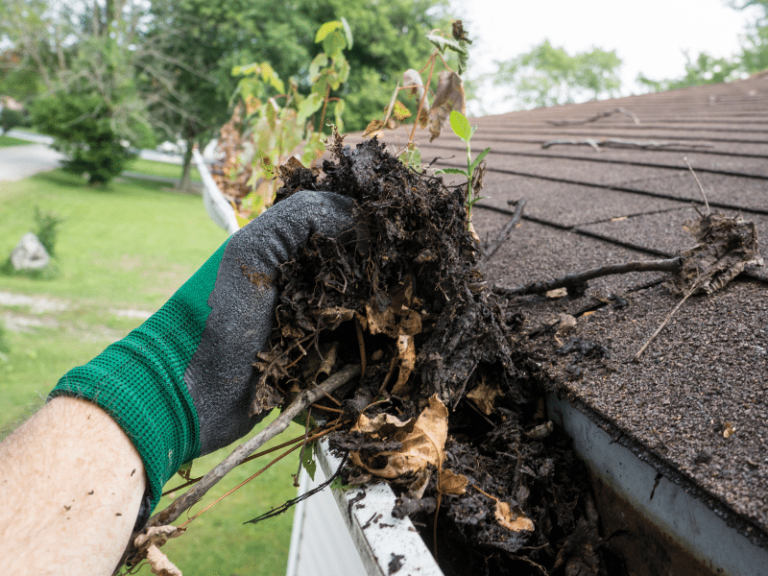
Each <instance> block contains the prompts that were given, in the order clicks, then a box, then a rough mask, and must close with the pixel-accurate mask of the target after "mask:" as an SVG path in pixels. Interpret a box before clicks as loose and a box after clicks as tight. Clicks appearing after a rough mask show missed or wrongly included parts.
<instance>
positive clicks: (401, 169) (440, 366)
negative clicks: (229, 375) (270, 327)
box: [252, 138, 621, 576]
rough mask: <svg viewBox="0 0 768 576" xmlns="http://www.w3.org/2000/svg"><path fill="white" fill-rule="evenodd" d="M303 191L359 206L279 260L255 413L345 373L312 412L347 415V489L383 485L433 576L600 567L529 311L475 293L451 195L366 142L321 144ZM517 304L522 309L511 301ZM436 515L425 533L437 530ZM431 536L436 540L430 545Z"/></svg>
mask: <svg viewBox="0 0 768 576" xmlns="http://www.w3.org/2000/svg"><path fill="white" fill-rule="evenodd" d="M331 151H332V153H333V156H334V160H333V161H326V162H325V163H324V165H323V168H322V171H321V170H316V169H314V170H312V169H307V168H304V167H301V166H300V165H298V163H293V164H289V165H287V166H284V167H282V168H281V176H282V179H283V182H284V186H283V187H282V188H281V189H280V190H279V192H278V197H277V201H280V200H282V199H284V198H286V197H288V196H290V195H291V194H292V193H294V192H295V191H298V190H305V189H310V190H324V191H331V192H336V193H339V194H343V195H345V196H348V197H351V198H353V199H354V200H355V203H356V204H355V214H354V215H355V222H356V227H355V229H353V230H350V231H348V233H346V234H343V235H342V236H340V237H339V238H335V239H330V238H322V237H319V236H315V237H313V238H312V239H311V241H310V243H309V245H308V246H307V247H306V249H305V250H304V251H303V252H302V253H301V254H300V255H299V256H298V257H297V258H296V259H295V260H293V261H290V262H288V263H286V264H285V265H283V266H282V268H281V271H280V276H279V279H278V280H277V281H278V282H279V285H280V292H281V297H280V302H279V305H278V307H277V312H276V315H277V322H276V325H275V328H274V331H273V334H272V339H271V347H270V349H269V350H268V351H267V352H265V353H263V354H260V357H259V358H258V360H257V362H256V366H257V368H259V370H260V371H261V373H262V376H261V379H260V380H259V383H258V385H257V391H256V399H255V401H254V405H253V407H252V410H253V412H260V411H262V410H268V409H270V408H272V407H274V406H277V405H280V404H283V403H284V402H286V401H288V400H289V398H290V397H292V396H293V395H294V394H295V393H296V392H297V391H298V390H299V389H300V388H301V387H304V386H306V385H312V383H319V382H321V381H322V380H323V379H324V378H325V377H327V376H328V375H329V374H332V373H334V372H335V371H336V370H338V369H339V368H340V367H342V366H344V365H347V364H362V367H363V375H362V377H361V379H359V380H357V381H355V382H351V383H349V384H348V385H346V386H345V387H343V388H342V389H340V390H338V391H337V392H336V393H335V394H334V398H329V399H327V400H324V401H322V402H320V403H318V404H316V407H315V408H313V414H318V413H322V414H323V415H324V416H327V417H328V419H330V420H333V419H338V421H339V422H343V423H344V426H343V428H342V430H343V431H341V432H337V433H336V434H335V437H334V439H333V441H332V446H335V447H336V448H337V449H339V450H344V451H350V455H351V458H350V460H351V461H352V462H354V464H355V465H354V466H352V467H350V468H349V469H348V470H346V471H345V481H346V482H347V483H352V484H354V483H362V482H371V481H388V482H389V483H390V485H391V486H392V487H393V489H394V490H395V492H396V494H398V496H399V499H398V505H397V507H396V510H395V513H396V514H398V515H401V516H405V515H409V516H411V518H412V519H413V520H414V522H415V525H416V526H418V527H420V530H421V531H422V533H423V536H424V538H425V540H426V541H427V543H428V545H429V546H430V548H431V549H433V550H435V551H436V555H437V559H438V562H439V563H440V565H441V568H442V569H443V571H444V572H445V573H446V574H517V575H524V574H568V575H571V576H576V575H588V574H595V575H597V574H611V573H621V571H619V572H616V570H615V567H614V568H612V562H613V563H614V564H615V559H614V558H613V557H611V556H610V554H609V553H608V552H607V551H605V550H604V547H603V537H602V536H601V533H600V526H599V519H598V517H597V513H596V511H595V506H594V504H593V501H592V496H591V494H590V490H589V486H588V484H587V474H586V472H585V470H584V468H583V465H582V464H581V463H580V462H579V461H578V459H577V458H576V456H575V454H574V453H573V451H572V450H571V448H570V444H569V440H568V439H567V437H566V436H565V435H564V434H563V433H562V432H560V431H559V430H557V429H553V427H552V424H551V423H550V422H548V421H547V419H546V411H545V408H544V401H543V386H542V385H541V382H539V376H538V372H539V369H538V368H537V363H536V362H534V361H533V360H532V359H531V358H530V357H529V356H528V353H527V352H523V347H521V346H518V345H517V339H518V338H520V333H521V326H522V325H523V323H524V313H523V312H521V311H520V310H518V309H516V304H515V303H514V302H511V301H509V300H508V299H505V298H503V297H500V296H497V295H494V294H493V293H492V291H491V290H490V287H489V286H488V285H487V284H486V283H485V282H484V280H483V275H482V273H481V265H480V250H479V246H478V245H477V243H476V241H475V240H474V239H473V237H472V235H471V234H470V233H469V232H468V231H467V222H466V211H465V208H464V200H465V199H464V194H465V190H464V188H463V187H462V186H458V187H450V188H449V187H446V186H444V185H443V182H442V180H440V179H439V178H435V177H431V176H428V175H425V174H419V173H417V172H414V171H413V170H410V169H408V168H406V167H405V166H404V165H403V164H402V163H401V162H399V161H398V160H397V159H396V158H394V157H392V156H390V155H389V154H388V153H387V152H385V150H384V147H383V146H382V145H381V144H379V143H378V142H377V141H376V140H375V139H374V140H371V141H366V142H364V143H362V144H360V145H358V146H357V148H356V149H354V150H353V149H351V148H350V147H345V146H343V142H342V141H341V139H340V138H337V139H336V142H335V144H334V145H333V147H332V150H331ZM517 306H519V303H518V304H517ZM435 522H437V526H435ZM435 540H436V541H435Z"/></svg>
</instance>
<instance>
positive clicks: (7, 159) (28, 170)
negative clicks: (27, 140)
mask: <svg viewBox="0 0 768 576" xmlns="http://www.w3.org/2000/svg"><path fill="white" fill-rule="evenodd" d="M63 157H64V156H63V155H62V154H59V153H58V152H56V151H55V150H52V149H51V148H49V147H48V146H47V145H45V144H27V145H22V146H2V147H0V182H3V181H4V182H14V181H16V180H21V179H22V178H27V177H28V176H32V175H33V174H37V173H38V172H44V171H46V170H53V169H54V168H56V167H57V166H58V165H59V160H60V159H62V158H63Z"/></svg>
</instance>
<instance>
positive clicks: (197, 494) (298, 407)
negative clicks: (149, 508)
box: [121, 365, 360, 565]
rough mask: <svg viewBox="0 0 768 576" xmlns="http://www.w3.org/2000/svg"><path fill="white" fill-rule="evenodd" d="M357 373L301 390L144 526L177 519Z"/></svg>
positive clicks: (354, 369) (345, 372)
mask: <svg viewBox="0 0 768 576" xmlns="http://www.w3.org/2000/svg"><path fill="white" fill-rule="evenodd" d="M359 374H360V366H353V365H348V366H345V367H344V368H342V369H341V370H339V371H338V372H337V373H336V374H334V375H333V376H330V377H329V378H328V379H327V380H326V381H325V382H323V383H322V384H321V385H320V386H318V387H317V388H313V389H312V390H304V391H303V392H302V393H301V394H299V396H298V397H297V398H296V399H295V400H294V401H293V402H292V403H291V405H290V406H288V408H286V409H285V410H284V411H283V413H282V414H280V416H279V417H278V418H277V419H276V420H275V421H274V422H272V423H271V424H269V425H268V426H266V427H265V428H264V429H263V430H262V431H261V432H259V433H258V434H256V436H254V437H253V438H251V439H250V440H248V441H246V442H243V443H242V444H240V445H239V446H238V447H237V448H235V450H234V451H233V452H232V453H231V454H230V455H229V456H227V457H226V458H225V459H224V460H223V461H222V462H221V463H220V464H219V465H218V466H216V467H215V468H214V469H213V470H211V471H210V472H208V473H207V474H206V475H205V476H203V478H202V480H200V482H198V483H197V484H196V485H195V486H194V487H193V488H190V489H189V491H187V492H185V493H184V495H183V496H180V497H179V498H178V499H176V500H174V501H173V503H172V504H171V505H170V506H168V507H167V508H166V509H165V510H163V511H162V512H159V513H157V514H155V515H154V516H152V518H150V519H149V522H147V526H146V527H147V528H151V527H153V526H163V525H165V524H170V523H171V522H173V521H174V520H176V519H177V518H178V517H179V516H181V514H182V513H183V512H184V511H185V510H187V509H188V508H190V507H192V506H193V505H194V504H195V503H196V502H197V501H198V500H200V498H202V497H203V496H204V495H205V493H206V492H208V490H210V489H211V488H212V487H213V486H215V485H216V484H217V483H218V482H219V480H221V479H222V478H223V477H224V476H226V475H227V474H228V473H229V472H230V471H231V470H232V469H233V468H235V467H236V466H237V465H239V464H241V463H242V462H243V461H245V459H246V458H248V456H249V455H250V454H251V453H252V452H254V451H255V450H257V449H258V448H260V447H261V446H262V445H263V444H264V443H266V442H268V441H269V440H271V439H272V438H274V437H275V436H277V435H278V434H280V433H281V432H282V431H284V430H285V429H286V428H288V425H289V424H290V423H291V421H292V420H293V419H294V418H295V417H296V416H298V415H299V414H300V413H301V412H302V411H303V410H306V409H307V408H308V407H309V406H311V405H312V404H314V403H315V402H317V400H319V399H320V398H321V397H322V396H323V395H325V394H327V393H329V392H332V391H333V390H336V389H337V388H339V387H340V386H342V385H344V384H346V383H347V382H349V381H350V380H351V379H352V378H354V377H355V376H358V375H359ZM136 536H138V534H134V536H133V537H132V538H131V543H130V544H129V546H128V549H127V550H126V552H125V554H124V555H123V561H122V562H121V565H122V563H123V562H124V561H125V559H126V558H129V557H130V556H132V555H133V554H134V553H135V547H134V545H133V541H134V540H135V539H136V538H135V537H136Z"/></svg>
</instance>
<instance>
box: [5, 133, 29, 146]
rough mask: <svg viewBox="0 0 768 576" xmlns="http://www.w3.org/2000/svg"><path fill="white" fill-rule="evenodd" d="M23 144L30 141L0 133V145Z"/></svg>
mask: <svg viewBox="0 0 768 576" xmlns="http://www.w3.org/2000/svg"><path fill="white" fill-rule="evenodd" d="M25 144H30V142H27V141H26V140H21V139H19V138H13V137H12V136H6V135H5V134H0V146H24V145H25Z"/></svg>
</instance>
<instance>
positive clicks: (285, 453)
mask: <svg viewBox="0 0 768 576" xmlns="http://www.w3.org/2000/svg"><path fill="white" fill-rule="evenodd" d="M302 446H303V444H297V445H296V446H293V447H292V448H288V450H286V451H285V452H283V453H282V454H280V456H278V457H277V458H275V459H274V460H272V461H271V462H269V463H268V464H267V465H266V466H264V467H263V468H262V469H261V470H259V471H258V472H256V473H255V474H252V475H251V476H249V477H248V478H246V479H245V480H243V481H242V482H240V484H238V485H237V486H235V487H234V488H230V489H229V490H227V492H226V493H224V494H222V495H221V496H219V497H218V498H216V500H214V501H213V502H211V503H210V504H208V506H206V507H205V508H203V509H202V510H200V512H198V513H197V514H195V515H194V516H191V517H189V518H187V521H186V522H184V523H183V524H182V525H181V526H179V528H186V527H187V525H188V524H189V523H190V522H192V520H195V519H196V518H198V517H199V516H200V515H202V514H203V513H204V512H207V511H208V510H210V509H211V508H213V507H214V506H215V505H216V504H218V503H219V502H221V501H222V500H224V498H226V497H227V496H229V495H230V494H232V493H233V492H235V491H236V490H239V489H240V488H242V487H243V486H245V485H246V484H248V482H250V481H251V480H253V479H254V478H257V477H259V476H261V475H262V474H263V473H264V472H266V471H267V470H269V469H270V468H271V467H272V466H274V465H275V464H277V463H278V462H280V460H282V459H283V458H285V457H286V456H288V455H289V454H291V453H293V452H295V451H296V450H298V449H299V448H301V447H302Z"/></svg>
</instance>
